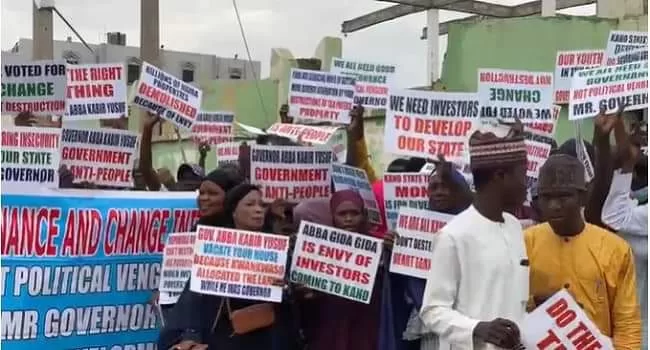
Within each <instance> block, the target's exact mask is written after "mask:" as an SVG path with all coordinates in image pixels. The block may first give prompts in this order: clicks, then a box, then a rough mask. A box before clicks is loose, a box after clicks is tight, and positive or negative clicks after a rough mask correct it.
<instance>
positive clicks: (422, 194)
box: [384, 173, 429, 229]
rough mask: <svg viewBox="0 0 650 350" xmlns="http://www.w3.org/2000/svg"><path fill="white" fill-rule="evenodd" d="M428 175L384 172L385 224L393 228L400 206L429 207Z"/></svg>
mask: <svg viewBox="0 0 650 350" xmlns="http://www.w3.org/2000/svg"><path fill="white" fill-rule="evenodd" d="M428 187H429V175H428V174H420V173H390V174H384V202H385V208H386V224H387V225H388V228H389V229H394V228H395V224H396V223H397V216H398V214H399V209H400V208H401V207H405V208H411V209H428V208H429V191H428Z"/></svg>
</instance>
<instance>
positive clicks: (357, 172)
mask: <svg viewBox="0 0 650 350" xmlns="http://www.w3.org/2000/svg"><path fill="white" fill-rule="evenodd" d="M332 180H333V182H334V191H343V190H354V191H356V192H357V193H359V195H360V196H361V198H363V205H364V209H365V210H366V212H367V213H368V221H369V222H370V223H373V224H381V214H380V211H379V206H378V205H377V198H375V193H374V192H373V191H372V187H370V182H369V181H368V174H366V172H365V171H363V170H361V169H359V168H355V167H352V166H349V165H344V164H332Z"/></svg>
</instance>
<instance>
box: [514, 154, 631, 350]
mask: <svg viewBox="0 0 650 350" xmlns="http://www.w3.org/2000/svg"><path fill="white" fill-rule="evenodd" d="M538 194H539V206H540V209H541V211H542V216H543V219H544V221H545V222H544V223H542V224H539V225H536V226H533V227H530V228H529V229H527V230H526V232H525V240H526V249H527V252H528V259H529V261H530V294H531V307H532V308H534V307H536V306H538V305H540V304H541V303H542V302H544V300H546V299H548V297H550V296H551V295H553V294H554V293H555V292H557V291H559V290H560V289H562V288H565V289H567V290H568V291H569V293H570V294H571V295H573V297H574V298H575V300H576V302H577V303H578V304H579V305H580V306H581V307H582V308H583V309H584V311H585V312H586V313H587V315H588V316H589V318H590V319H591V321H593V322H594V323H595V324H596V326H598V328H599V329H600V331H601V333H602V334H603V335H606V336H608V337H610V338H612V341H613V343H614V348H615V349H617V350H627V349H629V350H638V349H640V348H641V317H640V313H639V306H638V302H637V295H636V281H635V272H634V260H633V259H634V258H633V255H632V250H631V248H630V246H629V245H628V244H627V243H626V242H625V241H624V240H623V239H622V238H620V237H618V236H617V235H615V234H613V233H611V232H609V231H607V230H605V229H602V228H600V227H598V226H594V225H591V224H589V223H586V222H585V221H584V219H583V217H582V214H581V207H582V206H583V205H584V204H583V203H584V201H585V199H586V184H585V180H584V168H583V165H582V164H581V163H580V161H578V159H576V158H574V157H572V156H568V155H553V156H551V157H549V158H548V160H547V161H546V163H545V164H544V166H542V168H541V170H540V173H539V182H538Z"/></svg>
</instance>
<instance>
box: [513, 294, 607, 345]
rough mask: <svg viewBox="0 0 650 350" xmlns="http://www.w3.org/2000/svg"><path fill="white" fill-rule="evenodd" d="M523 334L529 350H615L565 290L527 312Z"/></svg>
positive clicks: (522, 328) (522, 329)
mask: <svg viewBox="0 0 650 350" xmlns="http://www.w3.org/2000/svg"><path fill="white" fill-rule="evenodd" d="M521 333H522V334H521V335H522V340H523V343H524V345H525V346H526V349H529V350H533V349H539V350H550V349H605V350H614V348H613V347H612V346H611V343H610V342H609V340H608V339H606V338H605V337H604V336H603V335H602V334H601V333H600V331H599V330H598V328H597V327H596V326H595V325H594V323H593V322H591V320H590V319H589V317H588V316H587V315H586V314H585V312H584V311H583V310H582V308H580V306H579V305H578V303H576V302H575V300H574V299H573V297H571V295H570V294H569V293H568V292H567V291H566V290H565V289H563V290H561V291H559V292H557V293H555V294H554V295H553V296H552V297H550V298H549V299H548V300H546V301H545V302H544V303H543V304H542V305H540V306H538V307H537V308H536V309H535V310H534V311H533V312H531V313H529V314H527V315H526V318H525V319H524V322H523V325H522V326H521Z"/></svg>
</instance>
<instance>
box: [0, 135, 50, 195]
mask: <svg viewBox="0 0 650 350" xmlns="http://www.w3.org/2000/svg"><path fill="white" fill-rule="evenodd" d="M60 142H61V129H58V128H32V127H19V126H3V128H2V151H1V153H2V186H11V185H16V186H19V187H26V188H34V187H37V188H58V187H59V164H60V161H61V156H60V153H59V145H60Z"/></svg>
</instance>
